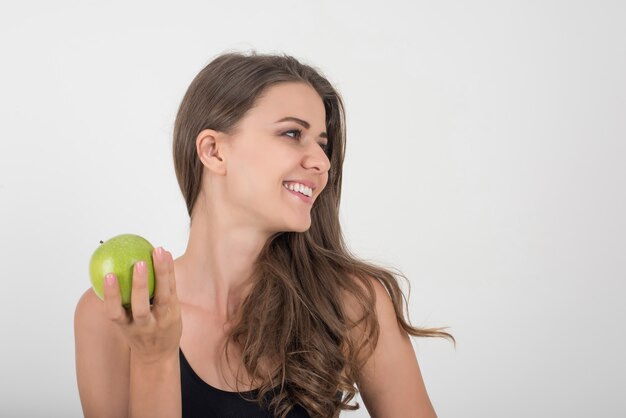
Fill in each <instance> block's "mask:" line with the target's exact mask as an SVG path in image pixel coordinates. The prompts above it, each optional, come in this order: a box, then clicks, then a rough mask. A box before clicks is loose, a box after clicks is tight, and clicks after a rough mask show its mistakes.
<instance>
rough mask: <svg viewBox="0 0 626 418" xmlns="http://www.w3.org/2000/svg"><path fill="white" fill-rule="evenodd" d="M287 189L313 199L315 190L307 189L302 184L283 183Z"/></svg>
mask: <svg viewBox="0 0 626 418" xmlns="http://www.w3.org/2000/svg"><path fill="white" fill-rule="evenodd" d="M283 186H285V188H286V189H289V190H293V191H295V192H298V193H302V194H303V195H305V196H308V197H311V196H312V195H313V190H312V189H311V188H310V187H306V186H305V185H303V184H300V183H289V184H287V183H283Z"/></svg>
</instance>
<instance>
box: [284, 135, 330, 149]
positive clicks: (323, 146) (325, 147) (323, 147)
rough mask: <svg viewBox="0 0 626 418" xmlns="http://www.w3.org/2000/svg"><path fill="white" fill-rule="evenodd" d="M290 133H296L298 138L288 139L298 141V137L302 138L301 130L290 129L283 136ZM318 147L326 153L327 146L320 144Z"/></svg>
mask: <svg viewBox="0 0 626 418" xmlns="http://www.w3.org/2000/svg"><path fill="white" fill-rule="evenodd" d="M291 132H297V134H298V136H297V137H292V136H290V137H289V138H292V139H300V137H301V136H302V129H290V130H288V131H286V132H285V133H284V134H283V135H286V134H288V133H291ZM320 147H322V150H324V152H326V151H328V144H320Z"/></svg>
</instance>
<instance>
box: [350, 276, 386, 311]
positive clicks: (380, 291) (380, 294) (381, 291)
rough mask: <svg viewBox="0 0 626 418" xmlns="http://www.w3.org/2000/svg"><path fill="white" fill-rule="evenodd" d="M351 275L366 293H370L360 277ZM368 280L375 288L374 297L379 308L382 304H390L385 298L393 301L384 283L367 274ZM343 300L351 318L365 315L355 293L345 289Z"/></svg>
mask: <svg viewBox="0 0 626 418" xmlns="http://www.w3.org/2000/svg"><path fill="white" fill-rule="evenodd" d="M349 277H350V279H351V280H352V281H353V282H354V283H355V284H356V285H358V286H359V287H360V289H361V290H362V291H363V292H364V294H365V295H369V289H368V287H367V286H366V285H365V284H364V283H363V281H362V280H360V279H358V278H357V277H355V276H354V275H349ZM366 281H367V282H368V283H369V284H370V286H371V287H372V288H373V290H374V298H375V303H376V307H377V309H378V308H380V307H381V305H385V306H388V304H387V303H386V300H385V299H387V300H388V301H389V303H391V298H390V297H389V294H388V293H387V290H386V289H385V287H384V286H383V285H382V283H380V281H378V280H376V279H375V278H373V277H371V276H367V278H366ZM342 302H343V305H344V309H345V310H346V315H348V317H349V318H350V319H351V320H353V321H355V320H358V319H360V318H361V317H362V316H363V313H364V312H363V307H362V305H361V304H360V303H359V301H358V299H357V296H356V295H355V294H354V293H352V292H349V291H347V290H345V289H344V290H343V293H342Z"/></svg>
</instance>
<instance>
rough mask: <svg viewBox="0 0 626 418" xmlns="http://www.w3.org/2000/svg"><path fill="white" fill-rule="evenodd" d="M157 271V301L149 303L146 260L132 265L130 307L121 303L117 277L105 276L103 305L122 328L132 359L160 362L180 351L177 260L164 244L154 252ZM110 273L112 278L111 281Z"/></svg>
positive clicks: (155, 292) (155, 297) (180, 328)
mask: <svg viewBox="0 0 626 418" xmlns="http://www.w3.org/2000/svg"><path fill="white" fill-rule="evenodd" d="M152 259H153V260H154V261H153V264H154V272H155V289H154V303H153V305H152V306H150V297H149V291H148V271H147V266H146V262H150V260H146V261H138V262H137V263H135V266H134V268H133V279H132V291H131V307H130V308H129V309H125V308H124V307H123V306H122V302H121V295H120V289H119V284H118V281H117V277H115V275H114V274H112V273H111V274H108V275H107V277H105V286H104V305H105V311H106V314H107V317H108V318H109V319H110V320H111V321H113V322H114V323H115V324H117V326H118V327H119V329H120V330H121V332H122V334H123V335H124V338H125V339H126V342H127V343H128V345H129V347H130V350H131V354H132V357H133V359H137V360H140V361H142V362H146V363H152V362H158V361H160V360H161V359H165V358H167V357H168V356H172V355H176V356H177V355H178V349H179V347H180V338H181V336H182V331H183V324H182V318H181V312H180V303H179V301H178V296H177V294H176V279H175V277H174V260H173V258H172V254H170V253H169V252H168V251H165V250H163V249H162V248H161V247H158V248H155V249H154V251H153V252H152ZM109 276H110V277H111V278H112V280H111V283H109V280H108V279H109Z"/></svg>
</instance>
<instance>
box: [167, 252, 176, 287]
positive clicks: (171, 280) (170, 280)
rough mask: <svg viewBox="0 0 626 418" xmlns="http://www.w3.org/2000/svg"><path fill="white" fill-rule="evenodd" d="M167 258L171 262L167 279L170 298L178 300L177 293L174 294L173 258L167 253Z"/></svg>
mask: <svg viewBox="0 0 626 418" xmlns="http://www.w3.org/2000/svg"><path fill="white" fill-rule="evenodd" d="M167 256H168V258H169V259H170V260H172V261H171V264H170V266H171V270H170V277H169V280H168V282H169V285H170V295H171V297H172V298H175V299H178V293H176V274H175V273H174V257H172V254H171V253H170V252H169V251H167Z"/></svg>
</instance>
